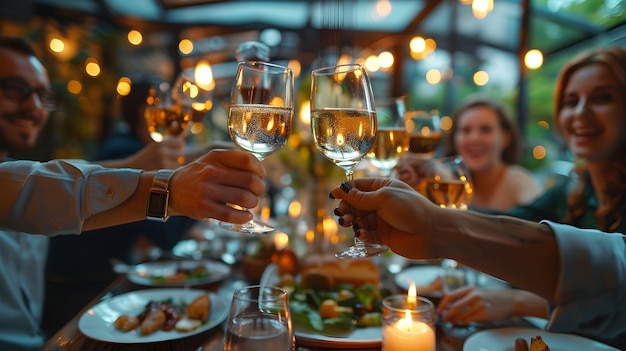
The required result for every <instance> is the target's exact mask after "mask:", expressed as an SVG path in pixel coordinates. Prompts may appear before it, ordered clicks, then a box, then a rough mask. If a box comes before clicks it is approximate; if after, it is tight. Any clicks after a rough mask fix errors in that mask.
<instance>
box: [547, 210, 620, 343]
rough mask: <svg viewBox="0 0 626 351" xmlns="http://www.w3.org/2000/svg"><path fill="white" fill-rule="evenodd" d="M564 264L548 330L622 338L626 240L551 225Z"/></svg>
mask: <svg viewBox="0 0 626 351" xmlns="http://www.w3.org/2000/svg"><path fill="white" fill-rule="evenodd" d="M543 223H545V224H548V225H549V226H550V227H551V228H552V230H553V231H554V233H555V237H556V240H557V243H558V247H559V255H560V261H561V275H560V276H559V280H558V285H557V290H556V294H555V297H554V305H553V306H551V316H550V323H549V325H548V329H549V330H552V331H555V332H573V331H576V332H580V333H584V334H589V335H603V336H605V337H607V338H612V337H616V336H617V335H619V334H620V333H622V332H624V326H625V325H626V313H624V311H626V236H625V235H623V234H619V233H614V234H610V233H605V232H601V231H598V230H581V229H578V228H575V227H571V226H566V225H560V224H556V223H552V222H548V221H544V222H543Z"/></svg>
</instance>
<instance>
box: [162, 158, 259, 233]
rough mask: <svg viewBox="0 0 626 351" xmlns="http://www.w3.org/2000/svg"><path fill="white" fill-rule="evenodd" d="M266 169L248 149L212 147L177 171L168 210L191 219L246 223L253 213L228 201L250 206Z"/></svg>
mask: <svg viewBox="0 0 626 351" xmlns="http://www.w3.org/2000/svg"><path fill="white" fill-rule="evenodd" d="M263 177H265V168H264V167H263V165H262V164H261V161H259V160H258V159H257V158H256V157H254V156H253V155H252V154H251V153H249V152H244V151H238V150H213V151H211V152H209V153H207V154H206V155H204V156H202V157H200V158H198V159H197V160H196V161H194V162H192V163H190V164H188V165H186V166H183V167H181V168H179V169H177V170H176V172H175V173H174V175H173V176H172V179H171V185H170V194H171V199H170V207H169V208H170V210H171V211H170V212H171V214H172V215H176V214H184V215H186V216H189V217H191V218H194V219H198V220H201V219H205V218H208V217H211V218H215V219H217V220H220V221H225V222H229V223H245V222H247V221H249V220H251V219H252V213H250V212H249V211H247V210H238V209H235V208H233V207H231V206H229V205H228V204H233V205H238V206H240V207H243V208H253V207H255V206H256V205H257V204H258V201H259V196H261V195H263V194H264V193H265V183H264V182H263Z"/></svg>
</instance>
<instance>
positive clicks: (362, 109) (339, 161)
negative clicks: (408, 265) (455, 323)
mask: <svg viewBox="0 0 626 351" xmlns="http://www.w3.org/2000/svg"><path fill="white" fill-rule="evenodd" d="M311 79H312V80H311V132H312V134H313V141H314V143H315V146H316V147H317V149H318V150H319V151H320V152H321V153H322V154H323V155H324V156H325V157H326V158H328V159H329V160H331V161H333V162H334V163H335V164H336V165H337V166H339V167H341V168H342V169H343V170H344V171H345V173H346V178H347V179H348V180H352V175H353V169H354V166H356V165H357V164H358V163H359V162H360V161H361V160H362V159H363V157H365V155H366V154H367V153H368V152H369V151H370V149H371V148H372V146H374V143H375V142H376V132H377V130H378V126H377V120H376V110H375V109H374V94H373V93H372V87H371V84H370V81H369V77H368V75H367V72H366V70H365V68H364V67H363V66H361V65H358V64H347V65H339V66H332V67H325V68H319V69H316V70H314V71H313V72H312V73H311ZM387 250H388V248H387V247H386V246H384V245H378V244H366V243H364V242H362V241H361V240H359V239H358V238H357V237H356V236H355V237H354V245H353V246H351V247H349V248H347V249H345V250H342V251H340V252H338V253H336V254H335V256H337V257H338V258H361V257H367V256H372V255H379V254H381V253H382V252H385V251H387Z"/></svg>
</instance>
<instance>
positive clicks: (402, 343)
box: [383, 309, 436, 351]
mask: <svg viewBox="0 0 626 351" xmlns="http://www.w3.org/2000/svg"><path fill="white" fill-rule="evenodd" d="M435 348H436V342H435V332H434V331H433V329H432V328H431V327H430V326H429V325H428V324H426V323H424V322H422V321H414V320H413V318H412V317H411V311H410V310H408V309H407V310H406V312H405V317H404V318H402V319H400V320H399V321H398V322H396V323H394V324H391V325H386V326H385V327H384V329H383V351H404V350H407V351H435Z"/></svg>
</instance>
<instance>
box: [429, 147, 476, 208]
mask: <svg viewBox="0 0 626 351" xmlns="http://www.w3.org/2000/svg"><path fill="white" fill-rule="evenodd" d="M426 196H427V197H428V199H429V200H430V201H431V202H433V203H435V204H437V205H439V207H442V208H452V209H460V210H467V208H468V207H469V204H470V202H471V201H472V198H473V197H474V185H473V183H472V176H471V174H470V171H469V168H468V167H467V165H466V163H465V161H464V160H463V157H461V156H451V157H440V158H433V159H431V160H428V161H427V163H426Z"/></svg>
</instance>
